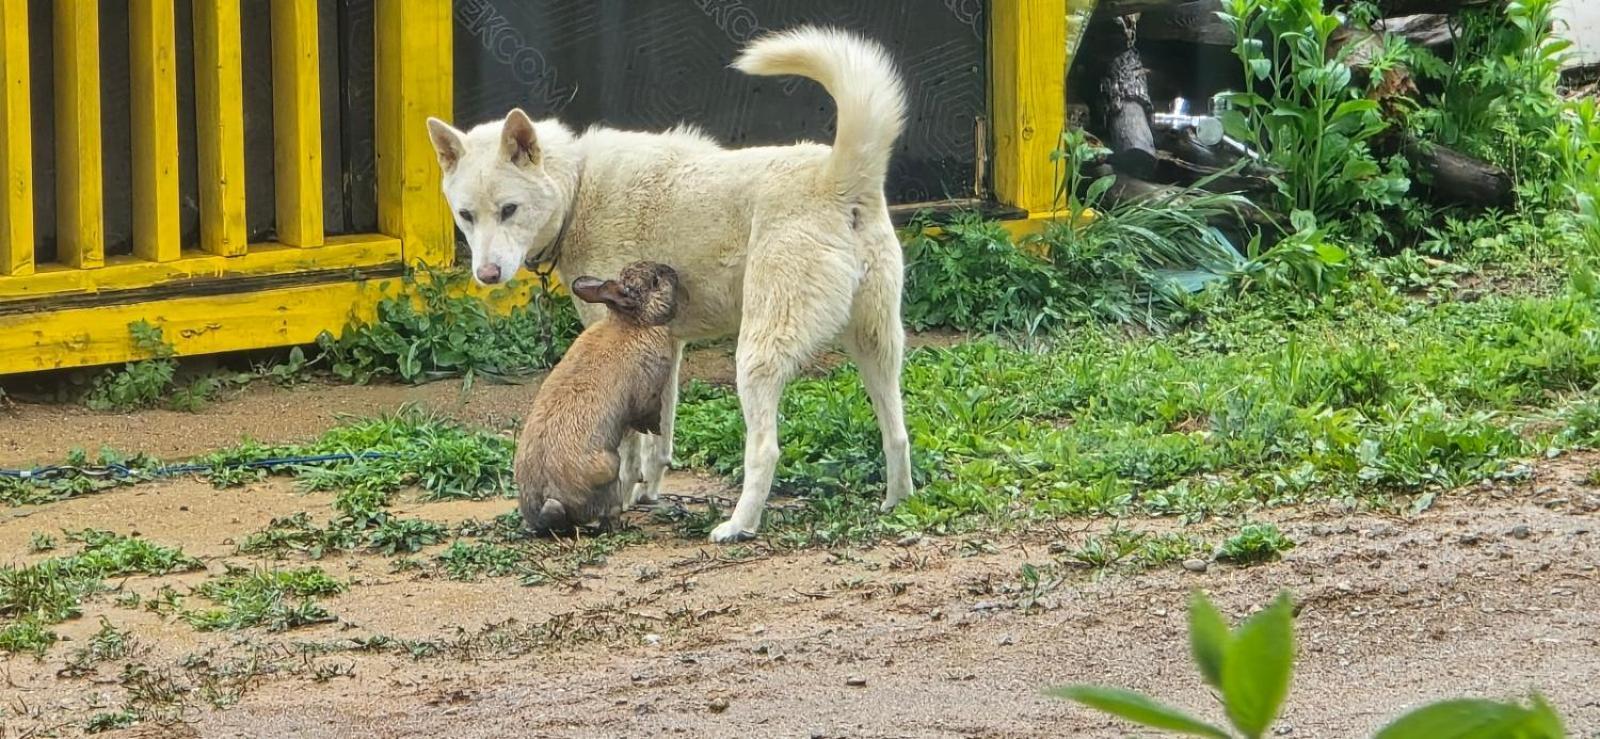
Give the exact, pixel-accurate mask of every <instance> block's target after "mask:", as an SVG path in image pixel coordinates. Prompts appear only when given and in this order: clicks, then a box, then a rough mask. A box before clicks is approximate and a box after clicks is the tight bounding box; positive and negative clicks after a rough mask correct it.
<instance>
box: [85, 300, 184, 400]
mask: <svg viewBox="0 0 1600 739" xmlns="http://www.w3.org/2000/svg"><path fill="white" fill-rule="evenodd" d="M128 333H129V334H130V335H132V336H133V346H134V348H135V349H137V350H138V351H139V352H140V353H143V354H148V355H149V356H150V358H149V359H142V360H139V361H136V362H129V363H127V364H126V365H123V367H122V369H120V370H106V372H105V373H104V374H102V375H100V377H98V378H96V379H95V382H94V385H93V386H92V387H91V388H90V389H89V393H88V394H87V395H86V396H84V399H83V403H84V405H86V406H88V407H89V408H90V410H96V411H119V412H121V411H131V410H137V409H139V408H149V407H151V406H154V405H156V404H158V403H160V402H161V399H162V398H164V397H166V394H167V391H168V390H169V389H170V388H171V387H172V381H173V378H174V377H175V376H176V375H177V372H178V360H177V359H176V356H177V352H175V351H174V350H173V348H172V345H171V344H169V343H167V340H166V338H165V337H164V336H162V332H161V327H160V326H156V325H153V324H151V323H149V322H147V321H144V320H140V321H136V322H134V323H130V324H128Z"/></svg>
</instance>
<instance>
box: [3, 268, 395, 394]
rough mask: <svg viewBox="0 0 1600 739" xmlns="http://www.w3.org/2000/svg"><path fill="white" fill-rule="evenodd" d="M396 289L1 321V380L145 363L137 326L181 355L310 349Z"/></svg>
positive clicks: (358, 286)
mask: <svg viewBox="0 0 1600 739" xmlns="http://www.w3.org/2000/svg"><path fill="white" fill-rule="evenodd" d="M296 251H301V252H302V253H304V251H303V250H298V249H297V250H296ZM401 289H403V284H402V281H401V279H400V278H387V279H380V280H371V281H352V282H336V283H328V284H321V285H308V286H304V287H291V288H281V289H275V290H256V291H251V292H245V293H240V294H225V295H206V296H197V297H191V298H171V299H167V300H162V301H158V302H134V303H125V304H120V305H105V306H96V307H88V308H74V309H68V310H58V311H39V312H29V313H16V314H9V315H0V374H10V373H15V372H32V371H38V370H49V369H62V368H66V367H85V366H93V365H101V364H114V363H117V362H126V361H129V360H134V359H144V358H146V355H145V354H144V353H142V352H141V351H140V350H139V349H138V347H135V346H134V345H133V341H132V338H131V337H130V336H129V334H128V325H129V324H131V323H134V322H136V321H148V322H150V323H151V324H154V325H156V326H159V327H160V328H161V329H162V332H163V335H164V337H165V338H166V340H167V341H169V342H171V343H172V345H173V348H174V349H176V350H177V352H178V354H180V355H194V354H212V353H216V352H226V351H241V350H245V349H262V348H268V347H275V346H292V345H296V344H309V343H311V342H314V341H316V340H317V336H318V335H319V334H321V333H322V332H323V331H331V332H333V333H335V334H337V333H339V332H340V331H342V330H343V329H344V327H345V325H346V324H347V323H348V322H349V321H350V320H351V319H352V318H360V319H364V320H370V319H371V318H372V317H373V315H374V313H375V308H376V306H377V303H378V301H379V300H381V299H382V298H383V297H384V296H385V295H396V294H399V291H400V290H401Z"/></svg>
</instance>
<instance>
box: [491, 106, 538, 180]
mask: <svg viewBox="0 0 1600 739" xmlns="http://www.w3.org/2000/svg"><path fill="white" fill-rule="evenodd" d="M500 155H501V156H504V157H505V158H506V161H509V162H511V163H512V164H515V165H517V166H519V167H527V166H533V165H536V164H538V163H539V138H538V136H537V135H536V134H535V133H534V132H533V119H532V118H529V117H528V114H527V113H524V112H522V109H521V108H512V109H511V112H510V113H507V114H506V122H505V126H504V127H503V128H502V129H501V131H500Z"/></svg>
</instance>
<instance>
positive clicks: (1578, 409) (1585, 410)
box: [1556, 400, 1600, 448]
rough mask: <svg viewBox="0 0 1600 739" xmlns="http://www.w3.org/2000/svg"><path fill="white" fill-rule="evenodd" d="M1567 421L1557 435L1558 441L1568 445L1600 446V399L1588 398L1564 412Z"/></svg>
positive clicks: (1563, 418)
mask: <svg viewBox="0 0 1600 739" xmlns="http://www.w3.org/2000/svg"><path fill="white" fill-rule="evenodd" d="M1562 420H1563V421H1564V422H1565V423H1564V424H1563V426H1562V429H1561V431H1560V433H1558V434H1557V435H1556V441H1557V443H1559V444H1561V445H1563V446H1567V447H1581V448H1593V447H1596V446H1600V401H1596V400H1586V401H1583V402H1581V403H1578V404H1576V405H1574V406H1572V407H1570V408H1568V409H1566V411H1565V412H1564V413H1563V414H1562Z"/></svg>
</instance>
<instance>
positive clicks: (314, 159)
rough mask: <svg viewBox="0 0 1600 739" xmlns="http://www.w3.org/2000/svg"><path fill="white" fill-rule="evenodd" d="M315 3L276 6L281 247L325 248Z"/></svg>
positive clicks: (291, 0) (281, 0)
mask: <svg viewBox="0 0 1600 739" xmlns="http://www.w3.org/2000/svg"><path fill="white" fill-rule="evenodd" d="M319 79H320V72H319V70H318V63H317V2H316V0H273V3H272V123H273V136H274V141H273V145H274V147H275V150H276V157H275V159H274V162H275V165H276V168H275V169H274V170H273V177H274V178H275V180H276V183H277V197H278V241H280V242H282V243H284V244H288V245H290V246H321V245H322V232H323V228H322V226H323V224H322V91H321V90H320V89H319V87H318V81H319Z"/></svg>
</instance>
